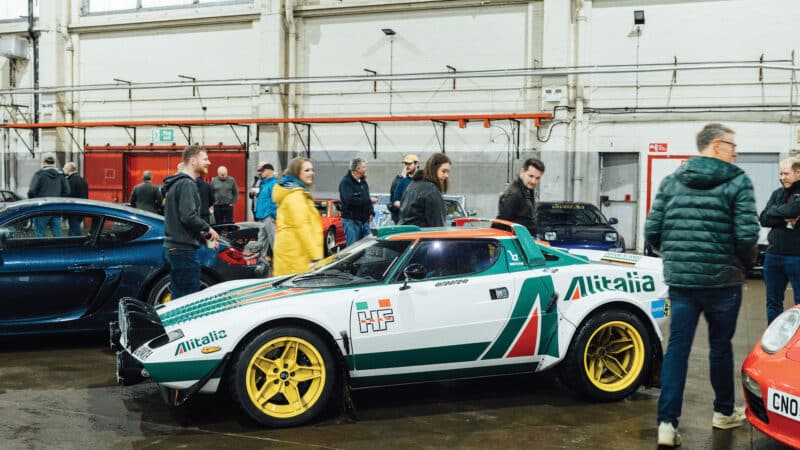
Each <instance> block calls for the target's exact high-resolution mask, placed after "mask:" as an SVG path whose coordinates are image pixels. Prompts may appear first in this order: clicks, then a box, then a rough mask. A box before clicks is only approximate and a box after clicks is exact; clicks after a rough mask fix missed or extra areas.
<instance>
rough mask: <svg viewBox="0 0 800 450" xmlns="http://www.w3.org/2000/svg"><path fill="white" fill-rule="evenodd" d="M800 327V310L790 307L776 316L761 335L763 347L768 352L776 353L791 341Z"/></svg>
mask: <svg viewBox="0 0 800 450" xmlns="http://www.w3.org/2000/svg"><path fill="white" fill-rule="evenodd" d="M798 328H800V310H797V309H790V310H788V311H786V312H784V313H783V314H781V315H780V316H778V317H776V318H775V320H773V321H772V323H771V324H769V326H768V327H767V331H765V332H764V335H763V336H761V348H762V349H764V351H765V352H767V353H770V354H772V353H775V352H777V351H778V350H780V349H782V348H783V346H785V345H786V343H787V342H789V340H790V339H792V337H794V334H795V333H796V332H797V329H798Z"/></svg>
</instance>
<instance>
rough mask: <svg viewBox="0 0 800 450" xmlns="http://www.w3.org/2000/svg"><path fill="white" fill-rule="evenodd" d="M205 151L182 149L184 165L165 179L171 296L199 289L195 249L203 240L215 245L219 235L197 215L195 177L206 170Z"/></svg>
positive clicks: (207, 162) (167, 249)
mask: <svg viewBox="0 0 800 450" xmlns="http://www.w3.org/2000/svg"><path fill="white" fill-rule="evenodd" d="M210 165H211V162H210V161H209V160H208V153H206V151H205V150H204V149H203V147H200V146H197V145H190V146H188V147H186V149H185V150H184V151H183V169H182V170H181V172H179V173H177V174H175V175H171V176H169V177H167V178H166V179H165V180H164V188H165V189H166V191H167V201H166V205H165V207H164V233H165V237H164V258H165V259H166V261H167V264H168V265H169V277H170V280H169V287H170V290H171V292H172V298H178V297H183V296H184V295H189V294H191V293H193V292H197V291H199V290H200V262H199V261H198V259H197V249H198V248H199V247H200V245H201V242H203V241H206V242H207V243H208V245H209V247H211V248H217V246H218V245H219V242H218V241H217V239H218V238H219V235H218V234H217V232H216V231H214V229H213V228H211V226H210V225H209V224H208V222H206V221H204V220H203V219H201V218H200V193H199V191H198V189H197V183H196V182H195V179H196V178H199V177H202V176H204V175H206V174H208V166H210Z"/></svg>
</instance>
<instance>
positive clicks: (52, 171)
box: [39, 167, 62, 178]
mask: <svg viewBox="0 0 800 450" xmlns="http://www.w3.org/2000/svg"><path fill="white" fill-rule="evenodd" d="M39 173H40V174H42V176H45V177H49V178H57V177H59V176H61V175H62V173H61V172H59V170H58V169H56V168H55V167H42V168H41V169H39Z"/></svg>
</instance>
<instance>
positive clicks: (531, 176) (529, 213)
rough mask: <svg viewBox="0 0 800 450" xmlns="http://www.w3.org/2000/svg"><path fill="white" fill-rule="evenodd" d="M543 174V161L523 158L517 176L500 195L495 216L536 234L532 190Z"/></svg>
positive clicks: (534, 202) (533, 234)
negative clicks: (523, 161)
mask: <svg viewBox="0 0 800 450" xmlns="http://www.w3.org/2000/svg"><path fill="white" fill-rule="evenodd" d="M542 175H544V163H543V162H542V161H541V160H539V159H536V158H529V159H526V160H525V163H523V164H522V167H520V169H519V177H517V179H516V180H514V182H513V183H511V184H509V185H508V187H507V188H506V190H505V192H503V193H502V194H501V195H500V201H499V202H498V205H497V209H498V213H497V218H498V219H503V220H508V221H511V222H516V223H518V224H520V225H523V226H524V227H525V228H527V229H528V231H529V232H530V233H531V236H534V237H535V236H536V197H534V192H533V190H534V189H535V188H536V186H538V185H539V181H540V180H541V179H542Z"/></svg>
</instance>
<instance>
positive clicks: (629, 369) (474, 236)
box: [111, 220, 668, 427]
mask: <svg viewBox="0 0 800 450" xmlns="http://www.w3.org/2000/svg"><path fill="white" fill-rule="evenodd" d="M493 222H494V223H493V224H492V227H491V228H439V229H425V230H421V229H419V228H417V227H413V226H398V227H391V228H381V229H378V230H376V236H370V237H368V238H365V239H363V240H361V241H359V242H358V243H356V244H354V245H352V246H350V247H348V248H346V249H344V250H343V251H341V252H340V253H338V254H336V255H333V256H331V257H329V258H327V259H326V260H323V261H322V262H321V263H319V264H317V265H316V266H314V267H313V268H312V269H311V270H310V271H309V272H307V273H303V274H299V275H295V276H290V277H279V278H272V279H268V280H240V281H231V282H227V283H221V284H217V285H215V286H212V287H209V288H207V289H205V290H203V291H201V292H198V293H195V294H192V295H189V296H186V297H183V298H180V299H177V300H174V301H172V302H170V303H167V304H165V305H161V306H158V307H156V308H154V307H153V306H151V305H148V304H146V303H143V302H140V301H138V300H135V299H131V298H126V299H122V300H121V301H120V305H119V306H120V307H119V321H118V322H114V323H112V324H111V330H112V345H114V346H116V347H117V349H118V350H119V351H118V353H117V376H118V379H119V381H120V383H122V384H126V385H129V384H135V383H138V382H140V381H143V380H146V379H149V380H152V381H155V382H156V383H158V384H159V386H160V388H161V390H162V393H163V394H165V395H164V398H165V399H166V400H167V402H168V403H169V404H172V405H178V404H181V403H183V402H184V401H185V400H186V399H187V398H189V396H191V395H192V394H194V393H196V392H203V393H213V392H216V391H217V389H219V387H220V386H221V385H223V384H225V385H227V387H228V390H229V392H230V393H231V395H232V397H233V401H234V402H236V403H237V404H238V405H239V407H240V408H241V409H242V410H243V411H244V412H245V413H246V414H247V415H248V416H250V417H251V418H252V419H254V420H255V421H256V422H258V423H260V424H263V425H266V426H270V427H284V426H292V425H299V424H303V423H306V422H308V421H309V420H312V419H314V418H315V417H317V416H318V415H319V414H320V413H321V412H322V411H323V409H324V408H325V406H326V404H328V403H329V401H330V400H331V399H332V398H333V397H335V396H338V395H341V393H342V392H344V391H346V390H345V389H341V387H342V385H343V384H344V383H346V384H348V385H349V387H351V388H354V389H357V388H365V387H373V386H383V385H392V384H401V383H416V382H426V381H434V380H445V379H461V378H472V377H483V376H493V375H504V374H512V373H524V372H538V371H543V370H547V369H551V368H554V367H557V368H558V369H559V375H560V377H561V379H562V380H563V382H564V383H565V384H567V385H568V386H570V387H571V388H572V389H574V390H575V391H576V392H578V393H580V394H582V395H583V396H585V397H587V398H589V399H592V400H599V401H609V400H619V399H623V398H625V397H626V396H628V395H630V394H631V393H632V392H634V391H635V390H636V389H637V388H638V387H639V386H642V385H646V386H653V385H657V384H658V375H659V368H660V363H661V358H662V345H661V340H662V330H663V329H665V327H666V324H667V314H668V303H667V298H666V297H667V287H666V285H665V284H664V282H663V278H662V275H661V261H660V260H659V259H657V258H650V257H645V256H636V255H629V254H618V253H606V252H599V251H584V252H581V253H582V254H576V253H568V252H566V251H562V250H558V249H554V248H550V247H548V246H546V245H544V244H542V243H538V242H536V241H534V240H533V239H532V238H531V236H530V234H529V233H528V231H527V230H526V229H525V228H524V227H522V226H520V225H516V224H512V223H509V222H504V221H498V220H495V221H493Z"/></svg>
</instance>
